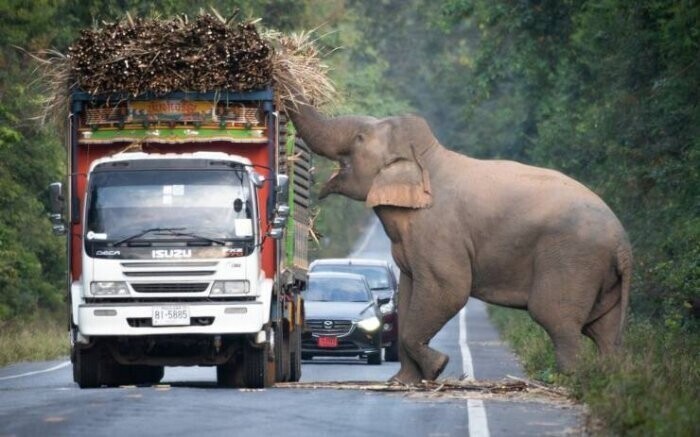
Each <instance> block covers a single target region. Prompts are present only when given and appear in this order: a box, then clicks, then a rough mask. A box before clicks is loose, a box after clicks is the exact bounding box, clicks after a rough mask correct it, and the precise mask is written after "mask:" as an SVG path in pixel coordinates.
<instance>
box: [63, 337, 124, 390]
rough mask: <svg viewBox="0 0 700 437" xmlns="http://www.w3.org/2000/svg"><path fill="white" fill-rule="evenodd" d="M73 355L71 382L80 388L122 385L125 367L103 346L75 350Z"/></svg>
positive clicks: (97, 344)
mask: <svg viewBox="0 0 700 437" xmlns="http://www.w3.org/2000/svg"><path fill="white" fill-rule="evenodd" d="M73 354H74V362H73V380H74V381H75V382H76V383H77V384H78V385H79V386H80V388H95V387H100V386H102V385H109V386H117V385H120V384H123V379H124V368H125V366H121V365H119V364H118V363H117V362H116V361H115V360H114V358H113V357H112V355H111V354H110V353H109V350H107V348H106V347H105V346H104V345H103V344H100V343H96V344H95V345H93V346H92V347H90V348H85V349H83V348H75V350H74V351H73Z"/></svg>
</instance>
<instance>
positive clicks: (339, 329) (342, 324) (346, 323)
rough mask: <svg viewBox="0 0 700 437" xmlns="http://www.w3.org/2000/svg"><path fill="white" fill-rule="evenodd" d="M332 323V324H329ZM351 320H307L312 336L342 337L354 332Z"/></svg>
mask: <svg viewBox="0 0 700 437" xmlns="http://www.w3.org/2000/svg"><path fill="white" fill-rule="evenodd" d="M329 322H330V323H329ZM352 326H353V325H352V321H350V320H332V319H317V320H306V327H307V328H308V329H309V330H310V331H311V333H312V334H316V335H335V336H341V335H345V334H348V333H349V332H350V331H351V330H352Z"/></svg>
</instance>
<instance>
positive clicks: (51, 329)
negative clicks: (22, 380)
mask: <svg viewBox="0 0 700 437" xmlns="http://www.w3.org/2000/svg"><path fill="white" fill-rule="evenodd" d="M69 349H70V344H69V341H68V330H67V328H66V322H65V321H64V320H63V319H62V318H61V317H59V316H56V315H54V314H50V313H39V314H37V315H36V316H33V317H32V318H31V319H28V320H23V321H19V320H13V321H6V322H0V366H5V365H7V364H10V363H16V362H20V361H40V360H50V359H53V358H57V357H60V356H65V355H68V353H69Z"/></svg>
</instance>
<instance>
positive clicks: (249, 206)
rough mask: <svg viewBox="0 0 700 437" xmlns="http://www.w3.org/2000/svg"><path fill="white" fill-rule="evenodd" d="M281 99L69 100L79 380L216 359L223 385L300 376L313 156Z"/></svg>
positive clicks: (152, 374) (157, 371)
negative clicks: (291, 123)
mask: <svg viewBox="0 0 700 437" xmlns="http://www.w3.org/2000/svg"><path fill="white" fill-rule="evenodd" d="M274 97H275V96H274V93H273V90H272V89H263V90H258V91H252V92H244V93H235V92H213V93H185V92H174V93H170V94H167V95H160V96H154V95H150V94H144V95H141V96H131V95H119V94H110V95H91V94H88V93H84V92H73V93H72V94H71V95H70V116H69V120H68V121H69V126H68V129H67V132H68V138H67V151H68V160H67V161H68V166H69V168H68V170H69V175H68V178H67V181H64V182H66V183H65V184H63V183H61V182H56V183H53V184H51V186H50V190H49V191H50V194H51V210H52V211H51V219H52V222H53V227H54V233H56V234H64V235H65V234H67V259H68V281H67V282H68V284H67V288H68V296H67V300H68V306H69V310H70V322H69V332H70V340H71V361H72V364H73V376H74V380H75V382H76V383H77V384H78V385H79V386H80V387H83V388H85V387H98V386H116V385H125V384H152V383H157V382H159V381H160V380H161V378H162V377H163V372H164V366H216V375H217V382H218V384H219V385H221V386H226V387H248V388H259V387H266V386H270V385H271V384H273V383H274V382H275V381H297V380H298V379H299V378H300V376H301V349H300V348H301V330H302V329H303V326H304V311H303V300H302V296H301V293H300V291H301V290H302V289H303V288H304V287H305V285H306V281H307V267H308V266H307V256H306V251H307V239H308V231H309V230H308V226H309V219H308V211H309V206H310V205H309V201H310V197H309V190H310V185H311V176H310V172H311V162H310V160H311V154H310V153H309V150H308V149H307V148H306V147H305V146H304V144H303V142H301V141H300V140H295V139H294V137H293V135H289V136H288V135H287V134H286V133H287V123H286V121H285V119H284V117H283V116H281V115H280V114H279V113H278V111H277V108H276V105H275V98H274ZM290 127H291V126H290Z"/></svg>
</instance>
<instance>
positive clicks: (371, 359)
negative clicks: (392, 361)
mask: <svg viewBox="0 0 700 437" xmlns="http://www.w3.org/2000/svg"><path fill="white" fill-rule="evenodd" d="M367 364H372V365H375V366H377V365H380V364H382V351H381V349H380V350H379V352H372V353H369V354H367Z"/></svg>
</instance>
